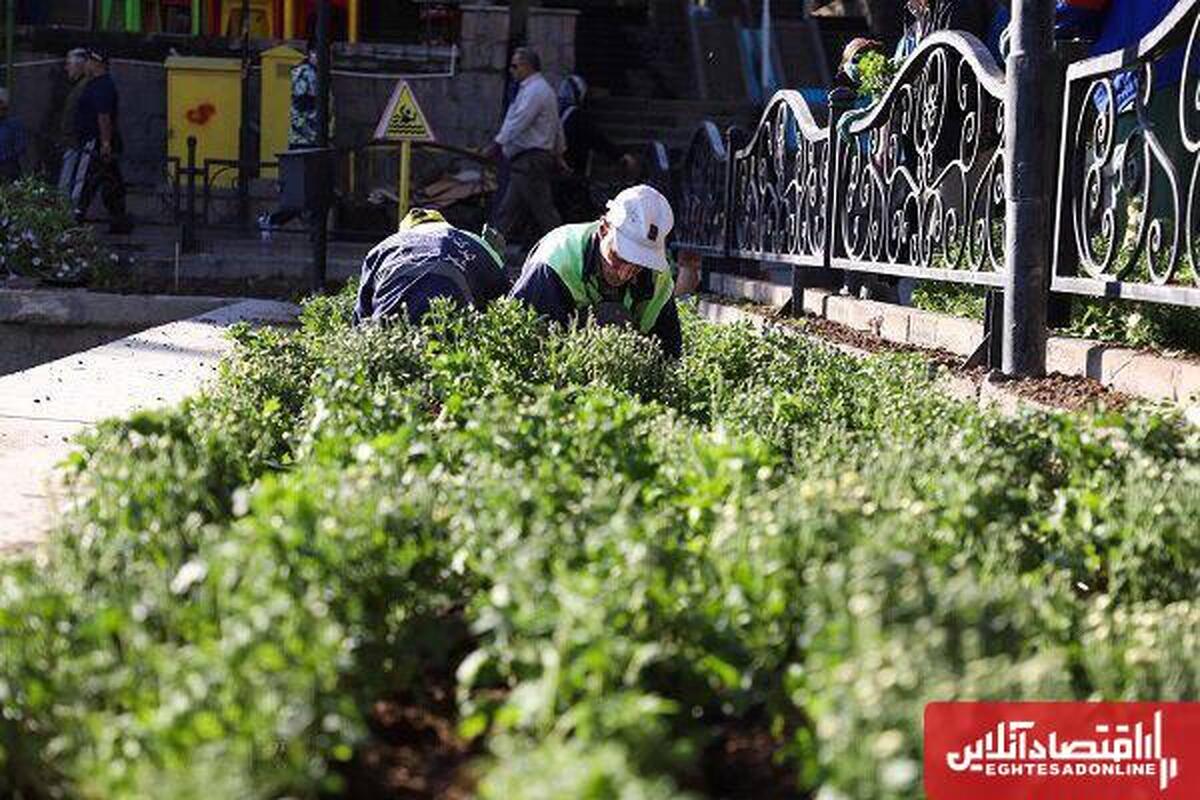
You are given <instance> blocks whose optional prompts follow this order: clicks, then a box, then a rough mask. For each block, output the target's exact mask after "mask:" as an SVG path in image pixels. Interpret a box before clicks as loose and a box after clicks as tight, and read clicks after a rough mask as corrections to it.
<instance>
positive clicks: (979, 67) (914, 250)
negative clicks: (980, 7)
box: [832, 32, 1006, 285]
mask: <svg viewBox="0 0 1200 800" xmlns="http://www.w3.org/2000/svg"><path fill="white" fill-rule="evenodd" d="M1005 91H1006V87H1005V78H1004V72H1003V71H1002V70H1001V69H1000V68H999V67H998V66H997V65H996V62H995V61H994V60H993V59H992V57H991V55H990V54H989V53H988V51H987V49H986V48H985V47H984V46H983V45H982V44H981V43H980V42H979V41H978V40H977V39H975V38H973V37H971V36H967V35H964V34H959V33H954V32H939V33H935V34H933V35H932V36H930V37H929V38H927V39H925V40H924V41H923V42H922V43H921V45H920V47H919V48H917V50H916V51H915V52H914V53H913V54H912V56H911V57H910V58H909V59H908V60H907V61H906V62H905V63H904V66H903V67H902V68H901V70H900V72H899V74H898V75H897V76H896V78H895V79H894V80H893V82H892V84H891V86H890V87H889V89H888V91H887V92H886V93H885V94H884V96H883V97H882V98H881V99H880V100H879V101H878V102H876V103H875V104H873V105H872V106H871V107H870V108H867V109H863V110H861V111H860V110H855V111H850V112H848V113H847V114H845V115H844V116H843V117H841V119H840V121H839V122H838V123H837V142H838V145H837V150H838V158H839V164H838V167H839V169H838V172H837V180H836V183H835V188H836V195H837V200H836V201H835V202H836V206H837V208H838V214H839V216H838V231H839V235H838V236H837V237H835V244H834V251H833V258H832V264H833V266H835V267H841V268H846V269H853V270H855V271H859V272H881V273H887V274H892V275H908V276H913V277H924V278H936V279H939V280H950V281H961V282H967V283H977V284H987V285H999V284H1001V283H1002V282H1003V272H1004V251H1003V248H1004V213H1005V209H1004V205H1005V194H1004V147H1003V141H1004V128H1003V123H1004V95H1005Z"/></svg>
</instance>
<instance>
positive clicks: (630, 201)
mask: <svg viewBox="0 0 1200 800" xmlns="http://www.w3.org/2000/svg"><path fill="white" fill-rule="evenodd" d="M604 218H605V220H607V221H608V224H609V225H611V226H612V228H613V231H614V233H615V238H614V243H615V245H616V250H617V255H618V256H620V257H621V258H622V259H624V260H625V261H628V262H629V263H631V264H637V265H638V266H639V267H645V268H646V269H652V270H656V271H658V272H668V271H670V269H671V266H670V264H669V263H667V236H668V235H669V234H670V233H671V229H672V228H674V227H675V213H674V212H673V211H671V204H670V203H669V202H667V198H665V197H663V196H662V193H661V192H659V191H658V190H657V189H655V188H654V187H653V186H646V185H645V184H642V185H640V186H631V187H630V188H628V189H626V190H625V191H623V192H621V193H620V194H618V195H617V196H616V197H614V198H613V199H612V200H610V201H609V202H608V213H606V214H605V215H604Z"/></svg>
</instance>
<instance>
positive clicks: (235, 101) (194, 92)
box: [166, 56, 242, 186]
mask: <svg viewBox="0 0 1200 800" xmlns="http://www.w3.org/2000/svg"><path fill="white" fill-rule="evenodd" d="M166 68H167V153H168V154H169V155H172V156H178V157H179V161H180V163H181V164H182V165H184V166H187V140H188V137H189V136H195V137H196V166H197V167H200V166H202V165H203V164H204V159H206V158H222V159H233V160H235V161H236V160H237V157H238V134H239V131H240V129H241V125H242V76H241V69H242V64H241V62H240V61H238V60H237V59H235V58H190V57H184V56H171V57H170V58H168V59H167V61H166ZM210 174H211V175H212V176H213V180H212V185H214V186H232V185H234V184H236V183H237V168H236V167H230V168H227V169H217V168H214V169H211V170H210Z"/></svg>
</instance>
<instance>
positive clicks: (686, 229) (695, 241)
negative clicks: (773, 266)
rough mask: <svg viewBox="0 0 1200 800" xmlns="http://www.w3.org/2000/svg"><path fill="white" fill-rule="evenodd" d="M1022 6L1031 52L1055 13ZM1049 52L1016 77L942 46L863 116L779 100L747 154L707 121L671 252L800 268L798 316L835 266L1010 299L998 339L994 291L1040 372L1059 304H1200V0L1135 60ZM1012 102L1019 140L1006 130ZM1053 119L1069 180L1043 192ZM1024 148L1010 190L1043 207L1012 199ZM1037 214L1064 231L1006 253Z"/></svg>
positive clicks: (961, 46)
mask: <svg viewBox="0 0 1200 800" xmlns="http://www.w3.org/2000/svg"><path fill="white" fill-rule="evenodd" d="M1029 9H1030V10H1027V11H1026V12H1025V13H1026V14H1027V16H1026V17H1025V18H1024V19H1025V20H1026V22H1027V23H1028V24H1027V26H1026V27H1025V28H1022V29H1021V30H1020V31H1018V32H1017V34H1018V37H1020V38H1021V40H1022V42H1023V44H1022V46H1024V47H1027V48H1030V47H1036V46H1037V45H1036V43H1037V42H1038V34H1037V33H1036V31H1037V30H1039V28H1038V26H1039V25H1040V26H1043V27H1041V28H1040V30H1042V31H1043V32H1045V27H1044V26H1045V25H1048V24H1049V16H1048V14H1049V9H1048V8H1042V9H1041V10H1040V11H1039V10H1038V8H1036V7H1035V6H1034V5H1033V4H1030V5H1029ZM1038 14H1045V15H1046V16H1042V17H1038V16H1037V15H1038ZM1031 19H1032V20H1033V22H1029V20H1031ZM1076 46H1077V45H1076ZM1068 49H1069V48H1068ZM1025 52H1026V54H1027V55H1029V54H1030V53H1031V52H1032V51H1030V50H1026V51H1025ZM1063 52H1067V50H1064V51H1063ZM1051 55H1052V54H1050V53H1044V54H1040V55H1038V56H1037V57H1036V58H1025V59H1018V60H1017V61H1015V62H1014V64H1016V65H1017V69H1018V72H1017V73H1016V74H1017V75H1018V76H1021V78H1022V80H1021V82H1019V83H1018V82H1013V81H1014V80H1015V79H1010V78H1009V76H1007V75H1006V73H1005V72H1004V70H1002V69H1001V68H1000V66H999V65H997V63H996V62H995V60H994V59H993V58H992V56H991V54H990V53H989V52H988V51H987V49H986V48H985V47H984V46H983V44H982V43H981V42H979V41H978V40H977V39H975V38H974V37H972V36H970V35H968V34H965V33H962V32H958V31H939V32H937V33H934V34H932V35H930V36H929V37H927V38H926V39H925V40H924V41H922V42H921V43H920V45H919V46H918V47H917V49H916V50H915V51H914V52H913V53H912V55H911V56H909V58H908V59H907V60H906V61H905V62H904V64H903V65H902V66H901V67H900V70H899V72H898V74H897V75H896V76H895V77H894V79H893V80H892V82H891V84H890V85H889V87H888V89H887V91H886V92H885V93H884V94H883V96H882V97H879V98H877V99H876V101H875V102H873V103H872V104H870V105H862V104H861V102H860V101H858V100H857V98H856V96H855V94H854V92H852V91H850V90H846V89H837V90H834V91H833V92H831V93H830V102H829V105H828V107H827V108H821V109H815V110H814V109H813V108H812V107H810V106H809V104H808V103H807V102H806V101H805V99H804V98H803V96H802V95H800V94H799V93H798V92H793V91H783V92H779V93H777V94H776V95H775V97H774V98H773V99H772V100H771V102H770V103H769V104H768V105H767V108H766V110H765V111H764V113H763V114H762V117H761V118H760V120H759V122H758V125H757V127H756V129H755V130H754V132H753V135H752V136H751V137H750V138H749V141H748V143H747V144H746V145H745V146H744V147H741V148H740V149H739V148H735V147H733V146H731V144H730V142H729V140H728V139H726V140H725V141H722V139H721V136H720V135H719V132H718V131H717V130H716V128H715V127H714V126H713V125H712V124H711V123H706V124H705V125H704V127H703V128H701V130H700V131H698V132H697V133H696V135H695V137H694V138H693V140H692V145H691V148H690V149H689V150H688V153H687V157H686V160H685V162H684V165H683V170H682V177H681V181H680V195H681V196H680V198H679V207H680V208H682V223H681V224H680V226H679V228H678V231H677V234H676V237H675V243H676V244H677V245H678V246H682V247H689V248H695V249H697V250H699V251H701V252H702V253H705V254H708V255H716V256H726V257H732V258H741V259H752V260H757V261H763V262H774V263H779V264H790V265H792V266H793V282H792V285H793V292H794V295H793V306H794V307H795V306H797V305H798V304H797V302H796V301H797V300H798V296H797V294H796V293H798V292H800V291H802V290H803V288H804V287H805V286H810V285H816V284H819V283H822V282H824V283H825V284H826V285H829V284H830V283H831V276H833V275H836V274H837V272H836V271H838V270H841V271H848V272H859V273H878V274H883V275H891V276H900V277H911V278H921V279H927V280H936V281H952V282H958V283H967V284H974V285H977V286H983V287H987V288H988V289H989V290H1004V291H1010V292H1012V293H1013V294H1014V297H1015V298H1016V299H1014V300H1013V301H1012V302H1011V303H1009V304H1008V307H1007V308H1006V309H1005V312H1004V313H1005V314H1007V315H1009V316H1010V317H1011V318H1009V319H1005V320H1003V322H1004V324H1003V325H1001V324H1000V323H1001V321H1002V320H1001V313H1000V311H999V308H1000V304H999V303H998V302H997V301H998V300H999V299H1000V294H999V292H998V291H991V292H989V296H988V297H989V301H990V302H989V304H988V307H989V309H991V311H990V312H989V314H988V322H987V326H988V331H989V335H990V336H991V337H992V339H993V340H997V339H1000V338H1001V331H1003V335H1004V337H1006V338H1005V342H1006V348H1007V349H1006V350H1005V351H1004V361H1005V364H1006V369H1008V368H1009V367H1012V369H1028V370H1036V369H1039V367H1038V366H1037V363H1038V358H1039V357H1040V361H1041V363H1042V364H1043V365H1044V362H1045V340H1044V336H1043V335H1042V334H1041V333H1039V332H1040V331H1044V327H1043V320H1044V319H1045V316H1046V314H1045V312H1046V310H1047V309H1048V308H1049V307H1050V306H1049V302H1050V293H1051V292H1057V293H1061V294H1081V295H1092V296H1107V297H1115V298H1128V299H1134V300H1143V301H1152V302H1158V303H1171V304H1176V305H1184V306H1194V307H1200V0H1178V3H1177V4H1176V6H1175V7H1174V9H1173V10H1172V11H1171V12H1170V14H1168V15H1167V17H1166V18H1165V19H1164V20H1163V21H1162V23H1161V24H1160V25H1158V26H1157V27H1156V28H1155V29H1154V30H1153V31H1151V32H1150V33H1149V34H1148V35H1147V36H1146V37H1145V38H1143V39H1142V40H1141V41H1140V42H1139V43H1138V45H1137V46H1136V47H1130V48H1126V49H1124V50H1122V51H1120V52H1115V53H1110V54H1107V55H1102V56H1098V57H1095V58H1090V59H1085V60H1082V61H1078V62H1076V63H1074V64H1072V65H1071V66H1070V67H1068V68H1066V69H1065V74H1064V69H1063V68H1061V67H1058V68H1055V69H1048V68H1043V67H1042V66H1041V63H1047V64H1049V63H1055V59H1053V58H1051ZM1042 56H1045V59H1044V62H1043V60H1042V58H1041V57H1042ZM1034 61H1038V62H1039V64H1038V66H1037V69H1036V70H1032V71H1031V69H1032V68H1030V67H1029V64H1031V63H1032V62H1034ZM1021 65H1025V66H1024V67H1022V66H1021ZM1031 76H1037V77H1036V78H1033V77H1031ZM1009 103H1012V104H1013V109H1007V110H1009V111H1010V112H1011V113H1010V118H1012V117H1020V118H1022V119H1026V120H1027V121H1028V122H1027V123H1026V127H1025V128H1024V129H1023V130H1016V129H1014V130H1012V131H1006V130H1005V124H1006V106H1007V105H1008V104H1009ZM818 120H820V121H818ZM1060 120H1061V140H1060V141H1059V158H1058V161H1057V167H1058V171H1057V173H1055V174H1051V175H1050V180H1048V181H1046V183H1045V186H1046V188H1045V189H1041V188H1037V189H1035V190H1030V188H1029V187H1031V186H1039V187H1040V186H1041V185H1042V182H1041V177H1042V176H1044V175H1046V174H1047V173H1046V172H1045V170H1044V169H1043V167H1042V165H1041V161H1040V160H1039V159H1038V158H1037V156H1036V153H1037V152H1038V151H1039V150H1040V148H1041V138H1042V137H1043V135H1044V132H1045V131H1046V130H1047V129H1049V130H1051V131H1057V127H1056V126H1058V125H1059V122H1060ZM1037 123H1044V126H1040V125H1038V124H1037ZM1051 138H1052V137H1051ZM1008 147H1012V148H1015V149H1014V150H1013V152H1012V153H1011V154H1010V153H1008V152H1006V148H1008ZM1017 153H1021V154H1022V155H1021V156H1020V158H1021V160H1022V164H1021V165H1018V167H1017V169H1016V175H1014V176H1012V179H1013V180H1015V181H1017V185H1019V186H1022V187H1024V191H1026V192H1032V193H1030V194H1028V195H1026V196H1023V197H1019V198H1015V199H1013V202H1011V203H1010V198H1009V197H1008V196H1007V192H1008V191H1009V188H1008V184H1007V181H1008V180H1009V179H1010V178H1009V176H1006V161H1007V159H1008V158H1009V156H1010V155H1011V156H1012V157H1013V158H1014V159H1015V158H1017V157H1018V156H1017V155H1016V154H1017ZM1047 155H1049V154H1047ZM1050 160H1051V159H1050V158H1047V159H1046V161H1047V162H1049V161H1050ZM1046 169H1053V167H1050V166H1047V167H1046ZM1034 176H1036V180H1035V179H1034ZM722 187H723V188H722ZM1055 187H1057V204H1055V199H1056V198H1055V191H1056V190H1055ZM1043 206H1044V208H1046V209H1047V210H1048V211H1051V213H1052V214H1053V217H1054V218H1053V219H1049V220H1047V223H1048V224H1047V225H1046V226H1045V227H1046V228H1047V229H1048V230H1047V231H1046V232H1045V233H1043V232H1042V231H1041V230H1040V228H1041V227H1042V226H1041V225H1037V224H1033V223H1032V222H1030V223H1028V227H1029V228H1030V230H1029V232H1028V233H1029V235H1030V236H1034V237H1036V241H1030V240H1028V239H1021V238H1018V237H1015V236H1011V235H1010V236H1007V238H1006V234H1009V233H1010V232H1009V231H1008V230H1007V228H1008V226H1009V225H1010V224H1013V223H1011V221H1010V219H1009V217H1008V214H1010V213H1014V211H1021V212H1022V213H1024V214H1025V215H1026V216H1027V217H1028V216H1029V214H1030V213H1035V212H1031V211H1030V209H1032V208H1040V207H1043ZM1055 223H1056V224H1055ZM1034 229H1038V230H1034ZM1015 233H1018V234H1021V235H1024V234H1025V232H1024V231H1017V232H1015ZM1010 247H1011V248H1014V249H1013V252H1012V253H1008V252H1006V248H1010ZM1009 261H1011V263H1012V264H1013V265H1014V266H1013V274H1011V275H1010V274H1008V270H1009V266H1008V262H1009ZM1050 263H1052V264H1053V269H1052V271H1051V272H1049V273H1048V274H1047V273H1044V272H1043V271H1042V266H1043V265H1046V264H1050ZM1043 281H1044V285H1043V283H1042V282H1043ZM833 285H836V284H833ZM1064 308H1065V305H1064V304H1057V306H1056V314H1058V315H1059V318H1060V320H1061V318H1062V317H1061V312H1062V310H1063V309H1064ZM1018 328H1019V329H1020V334H1019V335H1018V332H1017V329H1018ZM1039 339H1040V341H1039ZM1018 340H1020V341H1018ZM1030 342H1032V343H1033V344H1029V343H1030ZM993 344H995V341H993ZM1009 345H1011V346H1009ZM1030 354H1033V355H1030ZM1038 354H1040V356H1039V355H1038ZM1010 357H1011V364H1010V363H1009V359H1010ZM1018 362H1020V363H1021V364H1022V365H1023V366H1021V367H1016V366H1013V365H1015V364H1017V363H1018Z"/></svg>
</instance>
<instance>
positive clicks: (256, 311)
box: [0, 300, 299, 552]
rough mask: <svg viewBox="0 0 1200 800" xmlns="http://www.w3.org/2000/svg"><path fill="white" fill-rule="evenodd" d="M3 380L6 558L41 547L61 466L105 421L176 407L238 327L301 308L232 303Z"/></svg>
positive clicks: (0, 414) (0, 454)
mask: <svg viewBox="0 0 1200 800" xmlns="http://www.w3.org/2000/svg"><path fill="white" fill-rule="evenodd" d="M224 302H225V304H226V305H225V306H224V307H222V308H218V309H211V310H208V311H207V312H206V313H203V314H200V315H199V316H193V317H192V318H190V319H186V320H182V321H179V322H172V323H169V324H167V325H160V326H158V327H154V328H150V329H149V330H144V331H142V332H141V333H137V334H134V335H133V336H127V337H125V338H123V339H119V340H117V341H114V342H111V343H109V344H106V345H103V346H101V347H96V348H93V349H91V350H87V351H84V352H81V353H75V354H73V355H71V356H68V357H66V358H61V359H58V360H57V361H51V362H49V363H46V364H42V365H40V366H37V367H33V368H31V369H27V370H24V371H23V372H16V373H13V374H11V375H6V376H3V377H0V475H3V476H4V481H5V491H4V492H0V552H3V551H5V550H8V549H15V548H22V547H27V546H30V545H35V544H37V543H38V542H40V541H42V540H43V539H44V538H45V536H46V534H47V532H48V531H49V530H51V528H52V526H53V524H54V521H55V516H56V513H57V512H56V508H57V507H59V497H58V496H59V494H60V492H59V489H58V486H57V483H56V475H57V465H58V464H60V463H61V462H62V460H63V459H64V458H66V456H67V455H69V454H70V453H71V451H72V450H73V449H74V445H73V444H72V442H73V440H74V438H75V437H76V436H77V435H78V434H80V433H81V432H83V431H85V430H87V429H88V428H90V427H92V426H93V425H95V424H96V423H97V422H99V421H100V420H102V419H106V418H109V417H115V416H127V415H129V414H130V413H133V412H135V411H140V410H145V409H150V408H160V407H164V406H169V405H172V404H174V403H178V402H179V401H180V400H182V399H183V398H185V397H187V396H189V395H191V394H194V393H195V392H196V391H198V390H199V389H200V387H201V386H202V385H203V384H204V383H205V382H206V381H207V380H208V379H209V378H210V377H211V376H212V375H213V374H214V372H215V370H216V368H217V365H218V364H219V363H220V360H221V357H222V356H224V355H225V353H227V352H228V351H229V349H230V347H231V346H232V342H231V341H230V339H229V337H227V336H226V335H225V330H226V329H227V328H228V327H229V326H230V325H233V324H235V323H239V322H246V323H250V324H279V323H288V322H293V321H294V320H295V318H296V315H297V314H298V313H299V309H298V308H297V307H296V306H294V305H291V304H289V303H278V302H273V301H267V300H250V301H241V302H234V303H232V304H230V303H229V301H224Z"/></svg>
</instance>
